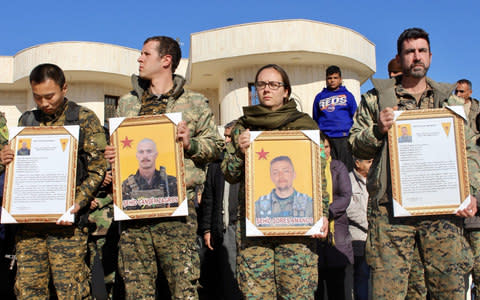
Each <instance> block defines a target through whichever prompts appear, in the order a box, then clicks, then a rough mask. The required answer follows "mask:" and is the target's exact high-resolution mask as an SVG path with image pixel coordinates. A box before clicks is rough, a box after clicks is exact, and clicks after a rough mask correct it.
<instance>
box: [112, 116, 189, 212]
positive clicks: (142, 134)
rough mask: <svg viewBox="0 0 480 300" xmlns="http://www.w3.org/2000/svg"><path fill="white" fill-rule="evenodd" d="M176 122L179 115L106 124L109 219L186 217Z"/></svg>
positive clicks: (144, 117)
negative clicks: (110, 157)
mask: <svg viewBox="0 0 480 300" xmlns="http://www.w3.org/2000/svg"><path fill="white" fill-rule="evenodd" d="M181 120H182V114H181V113H171V114H164V115H150V116H140V117H128V118H110V119H109V124H110V143H111V144H112V145H113V146H114V147H115V148H116V156H115V163H114V164H113V166H112V177H113V197H114V219H115V220H130V219H145V218H158V217H173V216H186V215H188V206H187V201H186V200H187V198H186V185H185V166H184V158H183V144H182V143H181V142H177V141H176V131H177V124H178V123H179V122H180V121H181ZM155 153H156V154H155ZM149 170H150V171H149ZM148 176H150V177H148ZM146 178H149V179H146Z"/></svg>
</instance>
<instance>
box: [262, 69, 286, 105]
mask: <svg viewBox="0 0 480 300" xmlns="http://www.w3.org/2000/svg"><path fill="white" fill-rule="evenodd" d="M265 69H274V70H275V71H277V72H278V73H280V76H282V82H283V87H284V88H285V89H286V90H288V93H287V98H286V99H283V103H285V102H287V101H288V100H289V99H290V94H291V93H292V86H291V85H290V79H288V75H287V72H285V70H284V69H283V68H282V67H280V66H279V65H276V64H268V65H265V66H263V67H261V68H260V69H258V71H257V75H255V82H257V80H258V75H259V74H260V72H262V71H263V70H265Z"/></svg>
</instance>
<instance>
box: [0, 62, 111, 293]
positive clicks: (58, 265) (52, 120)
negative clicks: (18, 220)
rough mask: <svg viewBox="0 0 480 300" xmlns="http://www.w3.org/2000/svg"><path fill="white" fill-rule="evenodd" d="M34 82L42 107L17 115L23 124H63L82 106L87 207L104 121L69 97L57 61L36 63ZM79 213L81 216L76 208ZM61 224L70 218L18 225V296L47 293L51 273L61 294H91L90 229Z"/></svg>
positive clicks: (101, 167) (78, 196)
mask: <svg viewBox="0 0 480 300" xmlns="http://www.w3.org/2000/svg"><path fill="white" fill-rule="evenodd" d="M30 84H31V86H32V92H33V99H34V101H35V103H36V104H37V107H38V108H39V110H36V111H34V112H26V113H24V114H23V115H22V116H21V117H20V120H19V125H20V126H26V125H34V124H37V126H61V125H64V124H65V123H67V117H66V116H67V114H68V115H70V109H75V108H76V109H78V110H77V112H78V116H77V117H78V120H77V121H78V123H79V124H78V125H80V138H79V155H78V157H79V160H78V163H77V168H78V169H79V170H78V171H77V185H76V191H75V208H74V210H73V213H78V212H79V211H83V210H84V209H88V206H89V205H90V201H91V200H92V199H93V198H94V196H95V192H96V191H97V189H98V187H99V186H100V184H101V182H102V180H103V177H104V175H105V170H106V161H105V159H104V157H103V150H104V149H105V145H106V140H105V135H104V132H103V128H102V126H101V124H100V121H99V120H98V118H97V116H96V115H95V113H93V112H92V111H91V110H89V109H87V108H85V107H81V106H78V105H76V104H75V103H73V102H71V101H69V100H67V98H65V94H66V92H67V85H66V83H65V76H64V74H63V71H62V70H61V69H60V68H59V67H58V66H56V65H52V64H42V65H39V66H37V67H35V68H34V69H33V70H32V72H31V73H30ZM33 118H34V119H33ZM13 156H14V153H13V150H12V149H10V148H9V147H4V149H3V150H2V151H1V152H0V158H1V161H2V162H3V163H10V162H11V161H12V160H13ZM81 160H83V161H82V162H81ZM80 175H81V176H80ZM75 219H76V220H78V214H77V215H76V216H75ZM59 225H71V223H68V222H61V223H59V224H57V225H55V224H25V225H23V226H22V227H21V228H20V229H19V230H18V232H17V237H16V240H17V243H16V250H17V253H16V255H17V279H16V283H15V292H16V295H17V298H18V299H48V297H49V295H50V293H49V288H48V286H49V280H50V276H51V278H52V279H53V285H54V286H55V290H56V292H57V296H58V298H59V299H84V298H89V297H90V296H89V294H90V287H89V283H88V276H89V270H88V267H87V266H86V264H85V255H86V253H87V233H86V232H85V231H84V230H83V229H82V228H80V227H79V226H59ZM85 229H86V228H85Z"/></svg>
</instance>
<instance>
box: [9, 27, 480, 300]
mask: <svg viewBox="0 0 480 300" xmlns="http://www.w3.org/2000/svg"><path fill="white" fill-rule="evenodd" d="M431 57H432V53H431V47H430V39H429V35H428V33H427V32H425V31H424V30H422V29H420V28H410V29H406V30H405V31H404V32H403V33H402V34H401V35H400V36H399V38H398V41H397V55H396V57H395V58H394V59H393V60H392V61H391V62H390V64H389V65H388V69H389V74H390V77H391V78H390V79H384V80H380V79H374V80H372V82H373V84H374V89H372V90H370V91H368V92H367V93H366V94H364V95H363V96H362V99H361V101H360V102H359V104H358V107H357V101H355V98H354V96H353V95H352V94H351V93H350V92H349V91H348V90H347V89H346V87H345V86H343V85H342V73H341V69H340V68H339V67H338V66H329V67H328V68H327V70H326V74H325V78H326V87H325V88H324V89H323V90H322V91H321V92H320V93H319V94H318V95H317V96H316V97H315V100H314V104H313V113H312V116H313V118H312V117H310V115H308V114H307V113H303V112H300V111H299V110H298V109H297V104H296V102H295V101H294V99H293V98H291V94H292V86H291V84H290V79H289V77H288V75H287V73H286V72H285V70H284V69H283V68H282V67H280V66H279V65H276V64H267V65H265V66H263V67H261V68H260V69H259V70H258V72H257V73H256V75H255V77H254V80H255V81H254V82H255V88H256V92H257V94H258V99H259V101H260V104H259V105H253V106H248V107H244V108H243V115H242V116H241V117H240V118H239V119H237V120H235V121H232V122H230V123H228V124H227V125H225V126H224V129H225V130H224V139H222V138H221V137H220V135H219V134H218V131H217V126H216V124H215V122H214V116H213V113H212V111H211V110H210V108H209V106H208V100H207V99H206V98H205V97H204V96H203V95H201V94H199V93H195V92H192V91H189V90H187V89H185V88H184V84H185V79H184V78H182V77H181V76H179V75H176V74H175V73H174V72H175V70H176V68H177V66H178V64H179V61H180V58H181V52H180V47H179V44H178V42H177V41H175V40H174V39H172V38H169V37H165V36H154V37H151V38H148V39H146V40H145V42H144V44H143V47H142V50H141V54H140V57H139V58H138V63H139V75H138V76H137V75H133V76H132V85H133V86H132V91H131V92H130V93H129V94H127V95H125V96H123V97H121V98H120V99H119V102H118V107H117V111H116V116H117V117H134V116H145V115H159V114H165V113H173V112H182V121H180V122H179V123H178V124H177V126H176V135H175V139H176V141H178V142H181V144H182V146H183V152H184V166H185V182H186V194H187V201H188V216H177V217H168V218H147V219H136V220H128V221H122V222H115V221H113V196H112V171H111V168H112V167H115V163H116V157H117V154H118V153H117V151H118V149H116V148H115V147H114V146H112V145H111V144H109V142H108V137H109V135H108V134H106V132H105V130H104V128H102V126H101V124H100V121H99V119H98V118H97V116H96V115H95V113H94V112H92V111H91V110H89V109H87V108H85V107H82V106H79V105H77V104H75V102H73V101H71V100H69V99H67V98H66V94H67V83H66V80H65V75H64V73H63V71H62V70H61V68H60V67H58V66H56V65H53V64H41V65H39V66H37V67H35V68H34V69H33V70H32V72H31V74H30V78H29V82H30V85H31V88H32V94H33V100H34V101H35V103H36V105H37V109H36V110H34V111H27V112H25V113H23V114H22V116H21V117H20V120H19V126H54V125H79V126H80V132H81V134H80V138H79V150H78V164H77V176H76V193H75V205H74V208H73V211H72V213H74V214H75V216H76V217H75V222H74V223H72V222H68V221H59V222H58V223H57V224H45V223H42V224H22V225H15V226H11V225H8V226H4V225H2V227H1V228H0V229H1V231H0V240H1V243H2V244H1V245H2V247H1V252H0V254H1V255H2V256H4V255H7V256H8V257H14V260H12V262H13V263H5V262H4V260H3V258H2V264H0V267H1V268H2V271H1V276H0V280H2V284H1V286H2V288H1V289H0V290H1V292H2V293H3V295H5V297H2V298H3V299H7V298H8V297H11V298H12V299H14V298H15V297H16V298H17V299H55V298H58V299H93V298H94V299H168V298H171V299H330V300H334V299H335V300H342V299H348V300H350V299H356V300H364V299H449V300H450V299H458V300H460V299H464V298H465V295H466V290H467V289H468V286H467V283H466V282H467V281H466V276H467V275H468V274H469V272H471V271H472V269H473V280H474V284H475V287H477V286H480V273H479V272H480V218H479V217H476V213H477V199H478V197H479V195H478V192H480V180H479V179H480V174H479V170H478V168H479V167H480V151H479V149H478V146H477V135H478V134H479V131H478V128H480V118H479V117H478V116H479V113H480V108H479V104H478V101H477V100H475V99H473V98H472V97H471V95H472V84H471V82H470V81H468V80H466V79H462V80H459V81H458V82H457V83H456V85H449V84H442V83H437V82H435V81H433V80H432V79H430V78H428V77H427V76H426V74H427V71H428V69H429V67H430V62H431ZM453 90H454V93H453V95H452V91H453ZM446 105H463V106H464V109H465V115H466V116H467V118H468V123H467V124H468V126H465V128H466V129H465V136H466V150H467V151H466V152H467V156H468V168H469V178H470V182H469V184H470V193H471V195H470V202H469V203H467V205H465V206H462V207H461V208H459V209H458V210H457V211H456V213H455V215H453V214H452V215H448V214H447V215H434V216H421V217H401V218H398V217H395V216H394V213H393V205H394V204H393V202H392V184H391V182H390V180H391V179H390V161H389V146H388V142H387V139H388V138H387V136H388V134H387V133H388V131H389V130H390V128H391V127H392V125H393V124H394V122H395V120H394V112H395V111H397V110H418V109H433V108H442V107H444V106H446ZM279 130H281V131H285V130H320V136H321V139H320V142H319V143H320V148H321V149H322V150H321V163H320V166H321V168H320V169H319V170H315V171H316V172H318V175H319V176H318V178H320V181H321V182H319V186H321V192H322V193H321V195H322V196H321V199H318V201H319V202H320V203H321V210H322V215H321V217H320V218H319V223H320V224H321V226H320V227H319V228H318V230H317V231H316V232H315V233H314V234H313V235H311V236H274V237H250V236H247V233H246V227H247V226H253V225H251V224H250V225H249V224H247V221H248V220H247V212H246V209H245V207H246V191H245V188H246V187H245V184H246V178H245V176H246V170H245V164H246V153H247V152H248V149H249V147H251V145H252V135H251V131H279ZM405 131H406V136H408V129H406V130H405ZM400 138H402V137H400ZM400 138H399V139H400ZM410 138H411V137H410ZM7 141H8V131H7V129H6V124H5V119H4V118H3V116H0V144H1V145H2V146H3V148H2V149H1V151H0V163H1V164H0V173H2V176H3V173H4V167H5V166H6V165H8V164H10V163H12V161H14V158H15V155H25V153H27V146H28V145H22V148H20V149H19V150H18V152H14V150H13V149H12V147H9V146H7V145H8V143H7ZM399 142H400V141H399ZM158 147H161V146H160V145H157V144H155V142H154V141H153V140H151V139H144V140H142V141H141V142H140V143H139V144H138V145H137V149H136V151H137V152H136V157H137V159H138V163H139V167H138V171H137V172H136V173H135V174H132V175H130V176H129V177H128V178H127V179H126V180H125V181H124V182H123V183H122V184H121V186H122V195H123V197H134V196H132V194H134V192H135V191H136V190H142V191H143V192H144V193H147V194H148V195H150V192H148V191H151V190H155V192H156V193H160V194H161V195H162V196H177V181H176V179H175V178H174V177H173V176H170V175H167V173H166V171H165V167H163V166H160V167H159V166H157V165H156V159H157V157H158V155H159V153H158V149H157V148H158ZM28 151H30V150H28ZM262 151H263V150H262ZM117 163H118V161H117ZM269 172H270V178H271V181H272V183H273V184H274V188H273V189H272V190H271V192H270V193H269V194H267V195H264V196H261V197H260V198H259V199H258V200H257V201H256V202H255V205H254V206H255V209H254V211H255V212H256V214H258V215H262V216H263V217H265V218H267V217H268V218H270V217H293V216H295V217H297V216H299V215H300V216H302V217H310V218H311V217H312V216H313V213H312V210H313V209H312V197H311V196H312V195H308V194H305V193H303V192H299V191H297V190H296V189H295V188H294V187H293V182H294V180H295V177H296V175H297V174H299V173H301V172H302V170H301V169H299V168H295V167H294V164H293V163H292V160H291V159H290V158H289V157H288V156H285V155H282V156H277V157H275V158H274V159H272V161H271V162H270V163H269ZM0 182H1V183H3V177H2V178H1V180H0ZM439 184H441V183H439ZM300 206H301V209H299V207H300ZM259 226H260V225H259ZM13 237H14V239H15V242H13ZM12 245H14V246H12ZM10 254H15V256H9V255H10ZM15 262H16V266H15V264H14V263H15ZM12 267H13V268H12ZM9 269H13V270H11V271H10V270H9ZM15 269H16V274H14V270H15ZM13 284H14V288H12V285H13ZM13 290H14V294H15V295H13ZM473 294H474V295H475V299H480V292H479V290H478V289H477V288H474V289H473Z"/></svg>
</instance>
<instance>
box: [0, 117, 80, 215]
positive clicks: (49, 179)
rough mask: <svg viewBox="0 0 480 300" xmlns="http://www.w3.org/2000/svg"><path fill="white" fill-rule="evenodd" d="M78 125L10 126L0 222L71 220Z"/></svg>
mask: <svg viewBox="0 0 480 300" xmlns="http://www.w3.org/2000/svg"><path fill="white" fill-rule="evenodd" d="M79 132H80V127H79V126H78V125H72V126H41V127H40V126H33V127H11V128H10V130H9V136H10V141H9V145H8V146H6V147H11V149H13V150H14V153H15V156H14V159H13V161H12V162H11V163H9V164H8V165H7V166H6V171H5V187H4V191H3V207H2V215H1V223H2V224H6V223H55V222H58V221H68V222H73V221H74V215H73V214H71V213H70V212H71V210H72V209H73V205H74V202H75V188H76V186H75V183H76V182H75V179H76V168H77V155H78V151H77V149H78V136H79Z"/></svg>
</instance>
